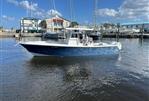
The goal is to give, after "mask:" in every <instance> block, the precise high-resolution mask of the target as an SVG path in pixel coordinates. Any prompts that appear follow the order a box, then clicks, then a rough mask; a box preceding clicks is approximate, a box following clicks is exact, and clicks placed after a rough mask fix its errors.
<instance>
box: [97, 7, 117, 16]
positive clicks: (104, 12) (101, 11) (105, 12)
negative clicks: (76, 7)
mask: <svg viewBox="0 0 149 101" xmlns="http://www.w3.org/2000/svg"><path fill="white" fill-rule="evenodd" d="M95 13H96V15H100V16H112V17H115V16H117V14H118V12H117V11H116V10H114V9H108V8H104V9H98V10H97V11H96V12H95Z"/></svg>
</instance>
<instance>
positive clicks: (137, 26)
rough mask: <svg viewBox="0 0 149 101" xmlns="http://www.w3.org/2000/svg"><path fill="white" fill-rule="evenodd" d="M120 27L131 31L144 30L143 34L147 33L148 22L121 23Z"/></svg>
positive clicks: (148, 30)
mask: <svg viewBox="0 0 149 101" xmlns="http://www.w3.org/2000/svg"><path fill="white" fill-rule="evenodd" d="M122 27H125V28H131V29H141V30H144V32H147V33H149V22H133V23H123V24H122Z"/></svg>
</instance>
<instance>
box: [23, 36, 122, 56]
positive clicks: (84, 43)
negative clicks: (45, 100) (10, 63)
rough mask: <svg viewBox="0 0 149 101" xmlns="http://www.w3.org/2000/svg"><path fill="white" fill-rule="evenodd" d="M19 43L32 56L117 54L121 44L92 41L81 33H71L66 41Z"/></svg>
mask: <svg viewBox="0 0 149 101" xmlns="http://www.w3.org/2000/svg"><path fill="white" fill-rule="evenodd" d="M20 44H21V45H22V46H23V47H24V48H26V49H27V50H28V51H29V52H31V53H32V54H33V55H34V56H98V55H114V54H119V51H120V50H121V48H122V46H121V43H120V42H111V43H104V42H98V43H94V42H93V40H92V39H91V38H89V37H88V36H87V35H85V34H83V36H82V38H81V39H80V35H79V34H71V35H70V38H69V39H68V43H65V44H61V43H49V42H48V41H28V42H20Z"/></svg>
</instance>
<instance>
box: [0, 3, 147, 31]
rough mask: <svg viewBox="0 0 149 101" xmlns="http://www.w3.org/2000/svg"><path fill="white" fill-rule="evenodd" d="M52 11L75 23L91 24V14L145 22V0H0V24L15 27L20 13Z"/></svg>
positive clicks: (48, 14)
mask: <svg viewBox="0 0 149 101" xmlns="http://www.w3.org/2000/svg"><path fill="white" fill-rule="evenodd" d="M95 1H97V3H96V5H97V6H95ZM95 8H96V9H95ZM55 15H59V16H62V17H64V18H66V19H68V20H71V21H77V22H78V23H79V24H93V23H94V20H95V17H94V15H96V23H97V24H100V23H105V22H109V23H129V22H147V21H149V0H0V26H4V27H5V28H12V27H13V28H19V21H20V19H21V18H22V17H36V18H39V19H45V18H50V17H52V16H55Z"/></svg>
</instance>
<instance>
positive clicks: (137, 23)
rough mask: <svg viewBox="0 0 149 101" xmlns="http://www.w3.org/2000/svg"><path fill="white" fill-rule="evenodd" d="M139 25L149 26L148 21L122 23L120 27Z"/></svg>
mask: <svg viewBox="0 0 149 101" xmlns="http://www.w3.org/2000/svg"><path fill="white" fill-rule="evenodd" d="M140 24H149V21H146V22H129V23H122V24H121V25H140Z"/></svg>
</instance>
